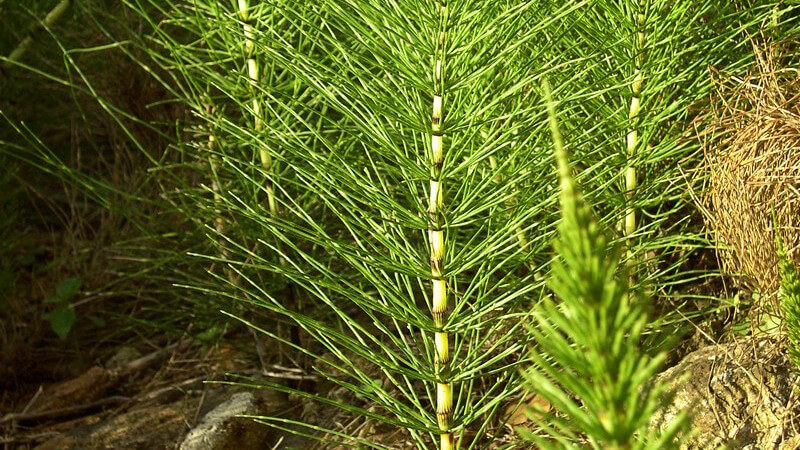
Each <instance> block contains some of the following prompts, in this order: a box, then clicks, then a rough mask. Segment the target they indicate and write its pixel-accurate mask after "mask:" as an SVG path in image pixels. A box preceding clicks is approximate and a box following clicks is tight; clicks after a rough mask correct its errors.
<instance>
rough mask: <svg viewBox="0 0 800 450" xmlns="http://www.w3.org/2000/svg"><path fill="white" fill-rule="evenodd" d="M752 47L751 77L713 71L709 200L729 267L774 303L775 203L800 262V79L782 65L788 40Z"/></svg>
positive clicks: (706, 134)
mask: <svg viewBox="0 0 800 450" xmlns="http://www.w3.org/2000/svg"><path fill="white" fill-rule="evenodd" d="M753 49H754V53H755V60H756V64H755V66H754V68H753V70H752V71H751V72H750V73H749V74H748V75H747V76H745V77H744V78H738V77H736V76H733V75H723V74H720V73H719V72H716V71H713V72H712V82H713V90H712V94H711V107H710V110H709V112H708V113H707V115H706V118H708V119H710V120H709V125H708V127H707V128H706V129H705V130H704V131H703V132H702V133H701V134H700V138H701V140H702V143H703V151H704V155H705V159H704V167H703V168H702V169H703V170H702V172H701V173H703V174H705V175H707V176H708V181H707V184H706V189H705V195H704V198H703V199H702V202H703V206H704V207H705V215H706V223H707V225H708V227H709V228H710V229H711V230H712V232H713V234H714V237H715V239H716V241H717V242H718V243H719V244H720V245H719V249H718V254H719V257H720V261H721V262H722V265H723V269H724V270H725V271H726V272H727V273H733V274H736V275H738V276H739V277H740V280H741V283H742V285H744V286H745V287H747V288H749V289H754V290H758V291H760V293H761V294H762V299H763V300H764V301H767V300H768V299H771V301H773V302H774V301H775V293H776V292H777V290H778V287H779V284H780V275H779V271H778V258H777V253H776V248H775V244H774V243H775V235H774V230H773V228H774V227H773V219H772V210H773V208H774V209H775V214H776V217H777V223H776V224H775V225H776V226H777V229H778V230H779V233H780V237H781V239H782V240H783V242H784V243H785V245H786V249H787V251H788V254H789V255H790V256H791V257H792V258H793V259H794V261H795V262H796V263H797V262H800V251H798V245H800V227H798V225H799V224H798V219H799V218H800V89H799V88H800V77H798V72H797V69H794V68H781V64H780V61H781V58H782V56H783V55H784V50H785V46H784V45H781V44H780V43H769V44H766V45H764V44H761V45H759V44H754V45H753Z"/></svg>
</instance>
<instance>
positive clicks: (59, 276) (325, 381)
mask: <svg viewBox="0 0 800 450" xmlns="http://www.w3.org/2000/svg"><path fill="white" fill-rule="evenodd" d="M0 14H2V16H1V17H2V18H1V19H0V20H2V23H3V25H4V26H3V27H2V31H0V49H2V54H4V55H7V56H6V57H3V58H2V63H3V72H2V82H1V83H2V84H1V85H0V114H1V115H2V118H3V121H4V124H3V127H2V128H1V129H0V145H1V146H0V164H1V165H2V167H3V173H1V174H0V205H2V207H3V215H2V217H0V250H1V251H2V252H3V255H7V256H4V257H3V258H2V261H0V287H2V288H3V290H4V292H8V293H9V294H8V295H6V296H5V298H4V299H3V300H0V311H2V312H3V317H2V321H0V339H1V340H0V345H2V348H3V349H4V350H5V351H4V352H3V355H4V356H3V358H4V359H2V360H0V367H2V368H6V369H2V370H4V373H3V374H2V376H3V378H2V379H3V380H4V381H3V382H2V383H3V386H4V387H6V388H7V389H6V392H11V391H12V390H14V391H18V392H19V393H18V394H17V396H19V397H24V394H25V393H28V392H30V391H31V389H33V385H35V384H36V383H38V382H40V381H41V380H54V379H61V378H63V377H66V376H69V375H71V374H74V373H72V372H76V371H80V370H82V369H81V367H84V366H85V365H86V363H87V361H90V360H94V359H97V358H100V357H101V356H100V355H106V354H109V353H111V352H113V351H114V349H115V348H116V347H117V346H118V345H120V344H122V343H127V342H131V341H137V340H147V341H148V342H153V341H157V342H161V343H162V344H163V345H166V343H167V342H170V341H171V340H175V339H178V338H180V337H186V336H188V337H190V338H191V339H192V340H193V341H195V342H196V343H197V345H198V346H200V345H209V344H210V345H211V346H216V347H219V346H221V345H223V344H224V343H231V342H235V343H236V345H237V346H239V347H241V348H243V349H245V350H243V352H244V353H245V354H247V357H248V358H249V364H250V365H251V366H252V367H258V368H259V373H260V375H259V376H256V377H253V376H252V375H253V374H252V371H251V372H249V373H245V372H246V371H240V372H241V373H238V375H239V376H238V378H237V379H236V381H237V382H239V383H243V384H246V385H250V386H260V387H265V388H270V389H274V390H278V391H281V392H285V393H287V394H291V395H293V396H297V397H298V398H306V399H312V400H314V401H317V402H319V403H320V404H321V405H324V406H325V407H326V408H327V407H329V408H338V409H339V410H341V411H342V414H344V415H345V416H346V417H352V416H361V417H363V419H362V420H364V421H365V422H363V423H371V424H382V426H388V427H390V428H391V429H393V430H400V431H398V433H399V436H401V437H400V438H398V439H400V440H403V441H404V442H406V443H407V444H408V445H409V446H415V447H416V448H433V447H434V446H438V448H441V449H449V448H489V447H490V446H492V445H494V446H500V445H511V446H513V445H518V446H522V445H527V444H523V443H522V440H520V439H518V438H517V437H516V432H511V431H510V427H507V426H506V425H507V424H508V423H509V421H511V422H513V420H512V418H513V417H514V415H515V414H516V410H517V408H516V407H514V405H516V406H518V407H519V408H522V409H525V408H527V404H528V403H529V400H530V398H531V397H530V395H534V396H535V398H537V399H539V401H540V403H541V400H542V399H543V400H544V403H545V404H546V405H547V408H545V410H539V411H530V417H531V421H532V422H534V423H536V424H537V425H535V426H533V427H532V428H530V429H528V430H527V432H526V431H525V430H522V432H521V434H522V435H524V436H525V437H526V438H527V439H532V440H533V441H534V442H536V445H539V446H542V447H544V446H548V445H557V446H559V447H561V446H566V447H569V446H581V445H589V446H593V447H594V448H610V447H609V446H612V447H613V446H616V447H615V448H640V447H641V448H666V447H668V446H669V445H677V444H678V443H679V442H680V440H681V439H682V437H684V436H685V434H684V433H685V431H687V428H686V427H685V425H686V420H685V418H679V419H677V420H676V421H675V422H674V423H673V424H672V426H671V427H667V428H666V429H660V430H654V429H651V428H650V427H649V422H648V420H649V417H650V416H651V415H654V414H656V412H657V411H658V410H660V409H662V408H663V407H664V406H665V405H666V404H668V400H669V398H670V392H669V389H667V388H666V387H665V386H661V385H659V384H652V379H653V377H654V376H655V375H656V374H657V373H658V372H659V371H660V370H662V369H663V368H664V365H665V363H666V364H671V363H674V362H675V361H677V360H678V359H679V358H680V356H681V354H682V353H685V352H688V351H689V350H691V347H690V345H691V344H687V343H686V341H683V343H681V342H679V341H678V339H676V338H675V337H676V336H681V335H683V334H684V333H685V332H686V331H688V330H694V329H695V328H696V329H700V330H703V333H705V334H706V335H708V336H711V337H712V339H718V338H719V337H720V336H722V334H723V325H728V324H731V323H733V324H736V323H738V322H740V321H741V320H743V318H745V317H747V316H748V315H749V314H751V313H752V314H755V313H756V312H761V311H762V310H763V307H762V305H761V304H757V303H755V302H750V303H747V302H746V301H745V300H741V299H743V298H745V297H748V295H749V293H750V292H751V289H745V290H743V291H742V293H741V296H739V294H737V297H734V292H732V291H730V290H728V289H726V285H725V284H724V282H726V281H727V280H729V279H730V278H726V276H728V275H731V274H729V273H728V274H725V275H722V274H720V269H719V267H718V266H717V263H716V260H715V258H714V256H713V255H714V253H713V251H714V248H713V247H714V245H716V244H719V245H725V242H722V241H720V242H717V243H715V242H713V241H711V240H710V239H709V235H708V234H707V232H706V231H705V229H704V228H703V225H704V224H703V215H702V214H701V212H699V211H698V210H697V208H696V203H695V200H696V198H697V197H698V192H703V186H704V183H705V182H706V176H707V172H698V171H695V168H696V167H698V166H700V165H701V164H702V162H703V161H704V154H703V150H707V147H706V146H707V145H708V142H717V141H716V140H714V139H715V138H716V136H715V135H713V133H712V130H714V129H715V128H713V127H709V124H711V123H715V124H716V122H713V117H711V116H710V115H707V114H705V113H704V112H705V111H708V110H709V109H710V108H711V107H712V106H713V97H712V93H713V92H714V91H713V88H714V84H713V83H712V79H711V77H710V75H709V70H710V69H711V68H713V69H714V70H715V71H718V72H722V73H741V72H744V71H747V70H749V69H751V68H753V67H754V66H755V65H756V63H757V62H758V61H757V60H756V59H755V57H754V55H753V51H752V49H753V46H754V45H756V46H758V45H761V44H764V43H768V42H793V41H792V39H794V38H795V37H796V36H795V35H794V33H796V31H795V29H796V18H797V11H796V8H795V6H792V5H791V4H787V3H783V2H776V1H771V0H754V1H742V2H730V1H722V0H719V1H717V0H697V1H685V2H671V1H660V0H652V1H644V0H641V1H633V0H629V1H605V0H597V1H589V0H586V1H578V0H576V1H569V2H555V1H553V2H551V1H546V0H545V1H531V2H511V1H497V0H492V1H488V0H487V1H484V0H461V1H451V2H448V3H444V2H439V1H431V2H417V1H402V2H401V1H398V2H394V1H392V2H386V3H385V4H381V5H378V4H376V3H375V2H371V1H362V0H346V1H341V0H335V1H334V0H321V1H318V2H311V3H309V2H295V1H291V0H275V1H256V0H250V1H247V0H238V1H236V2H234V1H212V0H192V1H188V2H183V1H173V0H166V1H147V0H127V1H125V2H105V1H102V0H91V1H83V2H75V3H73V2H70V1H61V2H56V1H44V0H42V1H35V2H31V3H30V4H28V5H26V6H24V7H23V6H21V5H17V4H10V3H8V2H6V3H0ZM21 24H30V25H21ZM20 45H22V46H23V47H22V48H21V47H20ZM787 48H788V50H786V51H785V52H784V53H782V55H781V58H782V59H781V64H782V65H784V66H791V65H792V64H794V63H795V62H796V58H795V54H794V53H793V47H791V45H790V44H789V45H788V47H787ZM545 80H548V81H549V85H552V86H553V88H552V92H550V90H549V89H548V88H547V87H546V86H548V84H547V82H546V81H545ZM548 96H550V97H551V98H549V101H548ZM709 99H711V100H709ZM548 107H549V113H548ZM715 126H716V125H715ZM562 134H563V137H562ZM698 136H699V137H698ZM554 154H555V155H556V158H554V156H553V155H554ZM706 154H707V153H706ZM567 155H568V156H567ZM556 168H557V169H556ZM580 192H582V194H581V193H580ZM584 202H585V204H584ZM6 211H7V212H6ZM789 221H791V219H789ZM556 239H557V240H558V242H559V244H557V245H556V246H555V251H554V247H553V241H554V240H556ZM773 240H774V238H771V239H770V240H769V242H772V241H773ZM791 251H792V250H790V252H791ZM771 261H772V264H773V265H774V264H775V263H776V261H777V259H774V260H771ZM784 261H786V259H785V258H784ZM786 264H787V263H784V264H783V266H781V267H782V269H781V272H780V273H781V274H783V275H784V277H788V276H789V274H790V270H789V269H790V268H791V263H788V266H787V265H786ZM723 268H727V267H723ZM775 273H779V272H777V270H776V272H775ZM733 279H734V280H736V279H737V278H733ZM744 286H745V287H748V288H749V287H751V286H749V285H747V284H745V285H744ZM788 289H789V288H787V292H789V290H788ZM762 291H763V289H762ZM761 294H762V295H765V296H766V295H772V294H774V292H771V293H767V292H761ZM784 295H785V296H786V298H791V294H789V293H787V294H784ZM734 298H736V299H738V300H735V301H734V300H733V299H734ZM742 302H745V304H744V307H745V308H744V309H742V310H740V308H742V307H743V303H742ZM748 308H749V309H748ZM788 308H789V309H787V311H790V312H789V313H787V315H789V316H791V315H792V314H794V315H796V314H795V313H796V311H795V312H794V313H792V311H793V310H792V309H791V308H792V306H788ZM779 310H780V309H779V308H777V309H775V308H773V309H771V310H770V311H772V313H774V314H777V315H779V316H782V314H781V313H780V312H779ZM789 336H790V338H793V336H794V335H792V334H791V333H790V334H789ZM795 340H796V339H795ZM271 344H273V345H271ZM676 344H677V346H676ZM670 349H672V350H671V351H670V352H669V353H667V351H668V350H670ZM65 362H66V363H67V364H66V365H65V364H64V363H65ZM276 365H278V366H280V367H283V368H286V367H289V368H290V369H291V370H295V371H297V372H298V373H302V374H304V376H306V375H307V376H308V377H313V378H314V379H315V380H318V381H317V382H315V383H307V382H304V381H303V380H304V378H303V377H300V379H299V380H289V381H287V379H286V378H281V377H276V376H270V375H268V374H270V373H272V374H273V375H274V373H275V372H274V370H273V369H271V368H274V367H275V366H276ZM64 367H67V369H63V368H64ZM68 367H74V370H70V369H68ZM34 369H35V370H34ZM219 378H221V376H220V377H218V378H217V379H219ZM600 379H602V380H604V382H603V383H598V382H597V380H600ZM6 380H8V381H6ZM336 389H340V392H344V394H342V395H339V396H332V395H330V393H331V392H333V391H335V390H336ZM528 390H530V392H531V394H528V393H527V391H528ZM4 395H5V396H6V397H5V398H0V401H6V402H9V403H13V402H17V401H18V397H17V396H14V395H12V394H4ZM509 405H512V407H511V408H509ZM335 417H339V416H335ZM257 419H258V420H260V421H262V422H265V423H267V424H269V425H271V426H272V427H276V428H280V429H286V430H290V431H292V432H294V433H299V434H304V435H308V436H311V437H313V438H314V439H316V440H319V441H320V443H321V445H327V446H334V445H347V446H355V447H368V448H386V447H387V446H388V445H387V443H385V442H380V441H379V440H376V439H373V438H370V437H365V436H364V435H363V433H361V434H360V431H359V430H361V429H362V428H363V427H362V428H356V429H355V431H354V429H353V428H347V427H343V426H341V425H337V420H327V419H321V418H308V417H302V416H297V415H294V416H292V415H289V416H286V415H283V416H274V417H258V418H257Z"/></svg>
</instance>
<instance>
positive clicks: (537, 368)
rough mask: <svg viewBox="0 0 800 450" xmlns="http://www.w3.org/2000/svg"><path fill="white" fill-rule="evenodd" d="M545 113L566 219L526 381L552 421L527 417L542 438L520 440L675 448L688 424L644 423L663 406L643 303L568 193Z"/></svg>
mask: <svg viewBox="0 0 800 450" xmlns="http://www.w3.org/2000/svg"><path fill="white" fill-rule="evenodd" d="M550 108H551V117H550V121H551V125H552V129H553V138H554V139H553V140H554V145H555V156H556V162H557V164H558V171H559V177H560V181H561V202H560V203H561V211H562V216H563V219H562V221H561V223H560V225H559V239H558V242H557V243H556V253H557V259H556V260H555V261H554V262H553V264H552V269H551V272H550V279H549V282H548V286H549V287H550V289H551V290H552V292H553V294H554V295H555V297H556V298H557V299H558V300H557V301H556V300H555V299H553V298H551V297H549V296H548V297H546V298H545V299H543V300H542V302H540V303H539V304H538V305H537V308H536V310H535V311H534V313H533V322H532V323H531V325H530V332H531V334H532V335H533V336H534V338H535V341H536V345H535V347H534V350H533V352H532V353H531V356H532V359H533V366H532V367H531V369H529V370H528V371H527V372H526V373H525V378H526V380H527V383H528V387H529V389H530V390H531V391H533V392H535V393H536V394H537V395H539V396H541V397H542V398H544V399H545V400H547V402H548V404H550V405H552V406H553V407H554V409H555V413H548V414H543V413H542V412H541V411H533V412H532V414H531V418H532V419H533V420H534V421H536V422H537V424H538V425H540V426H541V428H542V429H543V430H544V431H545V432H546V434H545V435H544V436H539V435H536V434H532V433H529V432H528V433H525V434H526V435H527V436H528V437H529V438H530V439H532V440H534V441H536V443H537V444H538V445H539V446H540V447H541V448H551V447H552V448H564V447H566V448H580V447H578V446H576V443H577V442H578V441H580V440H582V439H586V440H588V443H589V445H590V446H591V447H592V448H613V449H654V450H655V449H665V448H677V445H676V444H677V442H676V438H677V437H678V436H679V433H680V432H685V431H686V423H687V421H686V416H683V417H679V418H677V419H676V420H674V421H673V423H671V424H668V427H667V429H666V430H665V431H664V432H663V433H659V432H658V430H657V429H656V428H654V427H653V428H651V424H650V423H649V422H650V420H651V418H652V417H653V416H654V415H655V413H656V412H658V411H659V409H660V408H662V407H663V406H664V405H666V403H667V401H668V399H669V395H668V392H666V390H665V386H663V385H659V384H653V380H652V377H653V376H654V375H655V374H656V373H657V372H658V370H659V366H660V365H661V363H662V362H663V360H664V358H665V353H664V352H661V353H659V354H658V355H657V356H656V357H650V356H649V355H647V353H646V352H644V351H643V349H642V342H643V338H642V337H643V336H642V333H643V331H644V330H645V327H646V326H647V322H648V311H647V310H648V307H649V306H650V302H649V299H647V298H645V297H643V296H641V295H639V294H638V293H636V292H635V291H631V290H630V289H629V287H628V277H627V273H626V271H624V270H622V271H620V270H619V261H620V260H619V253H620V252H619V248H614V246H613V245H609V242H608V239H607V236H606V234H607V233H606V232H605V230H603V228H602V227H601V226H599V225H598V223H597V222H596V221H595V219H594V217H593V215H592V212H591V210H590V209H589V208H588V206H587V205H586V204H585V203H584V201H583V198H582V196H581V193H580V191H579V190H578V188H577V187H576V186H575V182H574V181H573V175H572V173H571V172H572V169H571V168H570V166H569V161H568V159H567V155H566V152H565V150H564V144H563V142H562V137H561V134H560V132H559V129H558V125H557V119H556V112H555V107H554V104H553V102H552V99H551V107H550ZM551 438H553V439H554V440H551Z"/></svg>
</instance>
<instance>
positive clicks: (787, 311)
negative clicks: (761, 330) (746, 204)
mask: <svg viewBox="0 0 800 450" xmlns="http://www.w3.org/2000/svg"><path fill="white" fill-rule="evenodd" d="M772 216H773V220H772V223H773V224H775V225H774V226H775V227H776V228H777V220H776V218H775V212H774V211H773V213H772ZM775 246H776V248H777V252H778V268H779V269H780V274H781V286H780V290H779V291H778V298H779V300H780V305H781V310H782V312H783V321H784V323H785V324H786V337H787V340H788V345H787V347H788V350H789V357H790V359H791V361H792V363H793V364H794V366H795V370H797V371H800V273H798V270H797V266H796V265H795V263H794V260H793V259H792V257H791V256H789V254H788V252H787V251H786V248H785V247H784V245H783V241H782V240H781V238H780V234H779V233H778V232H777V229H776V232H775Z"/></svg>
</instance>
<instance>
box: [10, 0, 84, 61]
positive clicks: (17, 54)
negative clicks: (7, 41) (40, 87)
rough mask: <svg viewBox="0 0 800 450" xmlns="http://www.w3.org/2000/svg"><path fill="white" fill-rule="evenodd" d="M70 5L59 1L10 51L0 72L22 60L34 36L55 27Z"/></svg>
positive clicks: (68, 0)
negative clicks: (45, 29)
mask: <svg viewBox="0 0 800 450" xmlns="http://www.w3.org/2000/svg"><path fill="white" fill-rule="evenodd" d="M70 4H72V1H71V0H61V1H60V2H58V3H57V4H56V6H54V7H53V9H51V10H50V12H48V13H47V15H46V16H44V20H42V22H41V23H40V24H37V25H36V26H34V27H33V28H31V31H30V32H28V35H27V36H25V38H24V39H23V40H22V41H20V43H19V44H18V45H17V47H16V48H14V50H12V51H11V53H10V54H9V55H8V58H6V60H5V61H4V62H3V66H2V67H1V68H2V71H0V72H5V71H7V70H8V69H10V68H11V66H12V65H13V64H14V63H15V62H17V61H19V60H20V59H22V57H23V56H24V55H25V53H27V52H28V50H29V49H30V48H31V46H32V45H33V42H34V40H35V39H36V35H37V34H38V33H39V32H40V31H41V30H42V29H44V28H49V27H51V26H53V25H55V23H56V22H58V19H60V18H61V16H63V15H64V13H65V12H67V9H69V6H70Z"/></svg>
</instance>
